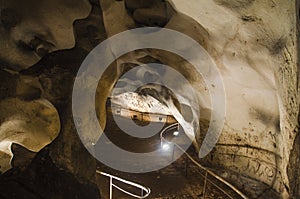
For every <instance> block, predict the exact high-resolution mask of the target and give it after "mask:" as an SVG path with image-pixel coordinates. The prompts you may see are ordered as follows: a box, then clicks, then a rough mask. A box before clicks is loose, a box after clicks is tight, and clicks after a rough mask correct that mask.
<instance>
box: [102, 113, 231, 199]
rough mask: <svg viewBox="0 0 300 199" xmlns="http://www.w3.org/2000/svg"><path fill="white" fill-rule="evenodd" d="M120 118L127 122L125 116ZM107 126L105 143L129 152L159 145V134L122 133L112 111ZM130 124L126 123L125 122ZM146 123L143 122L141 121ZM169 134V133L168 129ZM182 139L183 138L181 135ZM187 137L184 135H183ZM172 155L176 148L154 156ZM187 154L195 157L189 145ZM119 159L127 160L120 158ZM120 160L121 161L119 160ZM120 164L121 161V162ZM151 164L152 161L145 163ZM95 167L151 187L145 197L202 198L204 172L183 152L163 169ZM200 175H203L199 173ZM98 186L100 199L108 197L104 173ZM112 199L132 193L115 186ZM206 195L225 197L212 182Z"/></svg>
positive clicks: (136, 190)
mask: <svg viewBox="0 0 300 199" xmlns="http://www.w3.org/2000/svg"><path fill="white" fill-rule="evenodd" d="M119 119H122V120H123V122H125V123H126V120H128V119H125V118H119ZM108 121H110V122H107V127H106V129H105V132H106V134H107V137H108V138H109V140H110V142H108V143H106V144H107V145H110V144H115V145H117V146H118V147H121V148H122V149H125V150H128V151H131V152H143V153H146V152H147V151H151V150H155V148H157V147H160V137H159V132H158V134H156V135H154V136H152V137H150V138H146V139H137V138H133V137H132V136H129V135H127V134H125V133H124V132H123V131H122V130H120V128H119V127H118V126H117V125H116V124H115V122H113V121H114V120H113V118H112V115H111V114H108ZM128 124H129V123H128ZM140 125H145V124H140ZM170 133H171V132H170ZM180 139H183V138H180ZM184 139H186V138H184ZM173 153H175V157H176V154H177V153H179V152H178V151H176V149H175V150H174V152H173V150H172V149H170V150H168V151H166V152H165V154H162V157H161V159H160V158H157V159H156V160H155V163H157V162H158V161H163V159H164V160H165V159H169V160H172V157H174V154H173ZM188 153H189V154H191V155H192V156H194V158H197V154H196V153H195V151H194V149H193V147H192V146H190V147H189V148H188ZM119 161H126V159H124V160H119ZM122 163H123V162H122ZM120 164H121V162H120ZM147 164H151V163H147ZM98 169H99V170H100V171H103V172H106V173H109V174H112V175H115V176H117V177H121V178H123V179H126V180H129V181H132V182H136V183H139V184H141V185H143V186H145V187H148V188H150V189H151V194H150V195H149V196H148V197H147V198H152V199H191V198H203V185H204V178H203V176H202V175H203V174H204V173H203V172H202V171H201V170H200V169H199V168H198V167H196V166H195V165H194V164H192V162H191V161H190V160H188V159H187V158H186V157H185V155H182V156H181V157H179V158H178V159H177V160H176V161H174V162H173V163H171V164H170V165H168V166H166V167H165V168H162V169H159V170H156V171H152V172H147V173H127V172H121V171H118V170H115V169H112V168H110V167H108V166H106V165H104V164H102V163H100V162H99V163H98ZM201 174H202V175H201ZM97 181H98V185H99V187H100V189H101V192H102V196H103V198H105V199H106V198H109V178H108V177H106V176H102V175H98V176H97ZM114 183H115V184H117V185H119V186H121V187H122V188H125V189H126V190H127V191H131V192H133V193H135V194H137V195H139V194H141V191H140V190H138V189H136V188H132V187H130V186H127V187H126V186H124V184H119V183H118V182H116V181H114ZM113 198H116V199H129V198H133V197H132V196H128V195H125V194H124V193H122V192H120V191H119V190H117V189H113ZM205 198H212V199H215V198H219V199H221V198H228V197H226V196H225V194H222V193H220V191H219V190H217V189H215V188H213V187H212V186H211V185H208V188H207V189H206V197H205Z"/></svg>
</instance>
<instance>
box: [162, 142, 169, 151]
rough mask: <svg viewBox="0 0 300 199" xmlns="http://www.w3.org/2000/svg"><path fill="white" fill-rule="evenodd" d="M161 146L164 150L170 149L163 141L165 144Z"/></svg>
mask: <svg viewBox="0 0 300 199" xmlns="http://www.w3.org/2000/svg"><path fill="white" fill-rule="evenodd" d="M162 148H163V150H164V151H167V150H169V149H170V145H169V144H166V143H165V144H163V146H162Z"/></svg>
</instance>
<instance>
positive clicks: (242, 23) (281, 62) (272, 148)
mask: <svg viewBox="0 0 300 199" xmlns="http://www.w3.org/2000/svg"><path fill="white" fill-rule="evenodd" d="M174 4H175V5H176V7H177V8H178V10H180V11H182V12H183V13H185V14H187V15H189V16H191V17H193V18H194V19H195V20H196V21H198V22H199V23H200V24H201V25H202V26H203V27H204V28H205V29H206V30H207V31H208V33H209V35H210V41H209V42H208V46H209V48H208V51H209V52H210V53H211V55H212V56H213V57H214V58H215V60H216V62H217V63H218V66H219V67H220V70H221V71H222V73H223V77H224V83H225V87H226V88H225V89H226V94H227V119H226V125H225V127H224V130H223V133H222V135H221V137H220V139H219V142H218V144H217V146H216V148H215V150H214V152H213V153H212V154H211V155H210V156H209V157H208V158H207V159H206V161H207V162H209V164H210V165H214V166H218V167H222V168H225V169H226V170H231V171H235V172H237V173H239V174H240V175H243V176H244V175H245V176H247V177H250V178H253V179H257V180H259V181H261V182H264V183H265V184H267V185H269V186H271V187H273V188H274V189H275V190H276V191H277V192H278V193H280V194H281V196H282V197H283V198H287V197H288V192H289V191H290V187H289V181H290V180H292V181H294V180H293V179H292V178H289V177H288V175H287V166H288V164H289V159H290V155H291V150H292V147H293V143H294V140H295V136H296V135H297V133H298V129H297V124H298V114H299V89H298V77H299V71H298V40H297V35H298V33H297V26H298V24H297V21H298V19H297V18H298V14H297V13H298V8H297V6H296V1H288V2H287V1H280V0H277V1H242V0H241V1H222V0H215V1H209V2H208V1H201V2H199V1H193V0H192V1H189V2H183V1H180V0H177V1H176V0H174ZM197 6H198V7H197ZM195 7H197V9H194V8H195ZM237 107H238V108H237ZM295 146H296V142H295V144H294V147H295ZM295 150H296V149H294V151H295ZM295 153H296V152H295ZM294 166H296V164H295V163H293V164H292V165H290V167H291V168H292V167H294ZM245 186H247V185H246V184H245ZM261 192H262V193H263V190H261ZM291 197H292V194H291Z"/></svg>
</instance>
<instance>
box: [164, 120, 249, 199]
mask: <svg viewBox="0 0 300 199" xmlns="http://www.w3.org/2000/svg"><path fill="white" fill-rule="evenodd" d="M178 126H179V123H174V124H171V125H169V126H167V127H165V128H164V129H163V130H162V131H161V133H160V139H161V141H164V142H167V143H171V144H173V145H174V146H176V147H177V148H178V149H179V150H181V152H183V153H184V154H185V155H186V156H187V157H188V158H189V159H190V160H191V161H192V162H193V163H194V164H195V165H196V166H198V167H199V168H200V169H202V170H204V171H205V175H202V174H201V173H200V174H201V175H202V176H203V177H204V180H205V182H204V190H206V186H207V183H206V182H207V181H209V182H210V183H211V184H212V185H214V186H215V187H216V188H217V189H219V190H220V191H222V192H223V193H224V194H226V195H227V196H228V197H230V198H232V197H231V196H230V195H229V194H228V193H227V192H226V191H225V190H223V189H222V188H221V187H219V186H218V185H216V184H215V183H213V182H212V181H211V180H209V179H208V178H207V174H210V175H211V176H213V177H215V178H216V179H217V180H219V181H221V182H222V183H224V184H225V185H227V186H228V187H230V188H231V189H232V190H233V191H234V192H235V193H237V194H238V195H239V196H240V197H241V198H243V199H248V197H247V196H246V195H245V194H244V193H242V192H241V191H240V190H238V189H237V188H236V187H234V186H233V185H232V184H230V183H229V182H227V181H226V180H225V179H223V178H222V177H220V176H218V175H217V174H215V173H214V172H212V171H211V170H209V169H208V168H206V167H204V166H202V165H201V164H200V163H199V162H197V161H196V160H194V159H193V158H192V157H191V156H190V155H189V154H188V153H187V152H186V151H185V150H184V149H182V148H181V147H180V146H179V145H178V144H176V143H174V142H170V141H168V140H166V139H165V138H164V137H163V134H164V133H165V132H166V131H167V130H170V129H172V128H174V127H177V128H178ZM161 144H162V142H161ZM203 198H205V191H204V193H203Z"/></svg>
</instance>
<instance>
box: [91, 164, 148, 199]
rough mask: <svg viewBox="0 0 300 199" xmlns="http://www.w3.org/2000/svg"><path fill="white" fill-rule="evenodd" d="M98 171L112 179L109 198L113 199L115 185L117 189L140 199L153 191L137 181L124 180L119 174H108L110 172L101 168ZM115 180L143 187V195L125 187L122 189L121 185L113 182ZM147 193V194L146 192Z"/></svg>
mask: <svg viewBox="0 0 300 199" xmlns="http://www.w3.org/2000/svg"><path fill="white" fill-rule="evenodd" d="M96 173H98V174H100V175H103V176H106V177H109V178H110V180H109V198H110V199H112V188H113V187H115V188H116V189H118V190H119V191H121V192H123V193H125V194H127V195H130V196H132V197H135V198H139V199H143V198H146V197H148V196H149V195H150V193H151V190H150V189H149V188H148V187H144V186H142V185H140V184H137V183H135V182H131V181H128V180H124V179H122V178H119V177H117V176H113V175H111V174H108V173H105V172H102V171H99V170H96ZM113 180H117V181H119V182H122V183H125V184H128V185H131V186H133V187H136V188H139V189H141V196H139V195H136V194H133V193H131V192H129V191H126V190H124V189H122V188H121V187H119V186H117V185H115V184H114V183H113ZM144 193H145V194H144Z"/></svg>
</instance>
